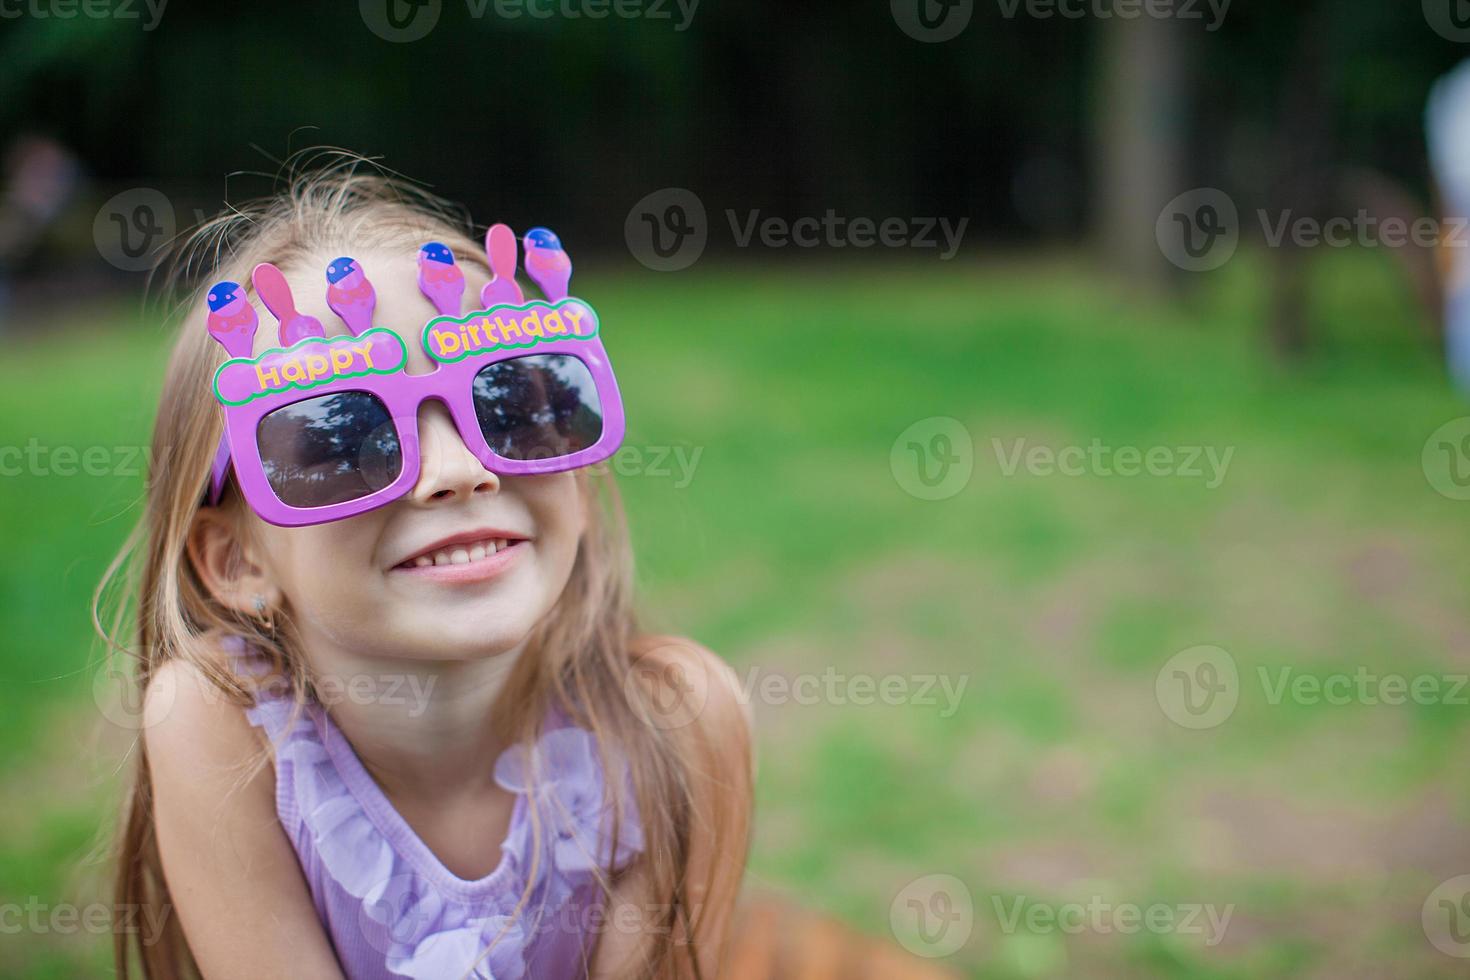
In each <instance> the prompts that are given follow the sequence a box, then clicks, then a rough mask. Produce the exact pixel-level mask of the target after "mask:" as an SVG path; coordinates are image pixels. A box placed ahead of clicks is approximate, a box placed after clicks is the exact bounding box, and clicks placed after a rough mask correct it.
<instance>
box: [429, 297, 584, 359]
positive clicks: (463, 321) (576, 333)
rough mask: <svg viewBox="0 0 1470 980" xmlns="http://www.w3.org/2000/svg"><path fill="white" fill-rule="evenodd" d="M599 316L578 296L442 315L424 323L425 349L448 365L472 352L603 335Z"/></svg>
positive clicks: (477, 352) (431, 355) (480, 352)
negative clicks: (462, 314) (463, 313)
mask: <svg viewBox="0 0 1470 980" xmlns="http://www.w3.org/2000/svg"><path fill="white" fill-rule="evenodd" d="M597 326H598V324H597V314H596V313H595V312H593V310H592V307H590V306H588V305H587V304H586V303H583V302H582V301H581V300H577V299H564V300H561V301H560V302H558V303H543V302H541V301H539V300H537V301H535V302H532V303H527V304H526V305H525V306H497V307H494V308H492V309H489V310H482V311H480V312H478V313H471V314H470V315H469V316H463V317H458V318H454V317H437V318H435V319H433V320H430V321H429V322H428V323H426V324H424V350H426V351H428V352H429V356H430V357H432V358H433V359H434V360H436V361H439V362H441V363H444V364H450V363H453V362H454V361H458V360H462V359H463V358H466V357H468V356H470V355H471V354H483V353H485V352H487V351H494V350H503V349H506V348H516V347H534V346H536V345H537V344H549V343H551V342H553V341H557V340H586V339H588V338H590V337H594V336H596V335H597Z"/></svg>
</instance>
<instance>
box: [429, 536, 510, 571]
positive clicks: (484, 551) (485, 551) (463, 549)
mask: <svg viewBox="0 0 1470 980" xmlns="http://www.w3.org/2000/svg"><path fill="white" fill-rule="evenodd" d="M509 546H510V541H509V539H507V538H487V539H486V540H484V541H474V542H470V543H469V544H463V545H456V546H454V547H453V548H448V549H445V550H442V551H435V552H432V553H431V554H427V555H419V556H418V557H417V558H415V559H414V560H413V561H412V562H409V563H407V564H411V565H413V567H414V568H426V567H428V566H429V565H465V564H468V563H469V562H472V561H480V560H481V559H484V558H491V557H494V555H495V553H496V552H497V551H503V550H505V549H506V548H508V547H509Z"/></svg>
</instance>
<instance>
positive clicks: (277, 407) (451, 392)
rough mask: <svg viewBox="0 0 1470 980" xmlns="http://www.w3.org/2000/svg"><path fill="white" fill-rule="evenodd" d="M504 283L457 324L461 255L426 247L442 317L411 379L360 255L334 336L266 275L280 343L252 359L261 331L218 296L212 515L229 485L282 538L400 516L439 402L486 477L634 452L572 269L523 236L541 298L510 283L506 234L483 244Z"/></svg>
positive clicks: (260, 291)
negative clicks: (393, 506)
mask: <svg viewBox="0 0 1470 980" xmlns="http://www.w3.org/2000/svg"><path fill="white" fill-rule="evenodd" d="M485 242H486V252H487V253H488V256H489V259H490V268H491V271H492V273H493V274H494V278H492V279H491V281H490V282H489V283H487V284H486V285H485V287H484V288H483V289H482V290H481V291H480V306H481V309H479V310H477V311H474V312H470V313H468V314H463V315H462V314H461V307H462V300H463V295H464V290H465V280H464V273H463V272H462V271H461V270H460V269H459V267H458V266H457V265H456V264H455V260H454V255H453V253H452V252H450V250H449V249H448V248H447V247H445V246H444V245H441V244H439V243H437V242H430V243H428V244H426V245H424V246H423V247H422V248H421V249H420V250H419V255H418V268H419V272H418V285H419V289H420V291H421V292H423V294H424V295H425V296H427V297H428V298H429V300H430V302H432V303H433V304H434V308H435V309H436V310H437V311H438V314H439V315H438V316H436V317H434V318H432V319H430V320H429V321H428V322H427V323H425V324H424V326H423V329H422V332H421V334H420V342H421V344H422V346H423V348H424V350H425V351H426V352H427V353H428V355H429V357H430V358H431V359H432V360H433V362H434V368H433V370H432V371H430V372H428V373H426V374H408V373H407V366H408V350H407V348H406V347H405V345H404V343H403V340H402V338H401V337H399V335H398V334H397V333H396V332H395V331H393V330H389V329H387V328H386V327H374V326H373V310H374V308H375V306H376V305H377V298H376V293H375V292H374V290H373V286H372V283H371V282H369V281H368V279H367V277H366V276H365V275H364V273H363V270H362V267H361V266H360V265H359V264H358V263H357V261H356V260H354V259H351V258H346V257H344V258H339V259H335V260H334V261H333V262H332V263H331V264H330V265H328V266H327V270H326V278H327V305H328V306H329V307H330V308H331V309H332V312H334V313H336V314H337V316H338V317H339V318H340V319H341V320H342V322H343V323H344V324H346V326H347V329H348V331H349V333H347V334H342V335H337V336H333V337H327V336H326V335H325V331H324V329H323V327H322V323H321V321H320V320H318V319H316V318H315V317H312V316H308V315H306V314H303V313H301V312H299V311H298V310H297V309H296V306H295V302H294V300H293V298H292V295H291V290H290V288H289V287H288V286H287V284H286V280H285V277H284V276H283V275H282V274H281V272H280V270H279V269H277V268H276V267H275V266H273V265H270V264H269V263H263V264H261V265H258V266H256V267H255V269H254V270H253V271H252V273H251V283H252V284H253V285H254V287H255V293H256V295H257V296H258V297H259V298H260V300H261V301H262V302H263V303H264V304H265V306H266V309H268V310H269V311H270V313H271V315H272V316H273V317H275V319H276V320H277V321H278V323H279V331H278V337H279V339H280V341H281V344H282V346H280V347H273V348H271V349H270V350H267V351H265V352H264V353H262V354H259V355H255V356H252V352H253V350H254V338H255V331H256V328H257V326H258V323H259V319H258V316H257V314H256V311H255V308H254V306H252V305H251V303H250V301H249V300H248V299H247V298H246V296H245V291H244V289H242V288H241V286H240V285H239V284H237V283H233V282H221V283H217V284H216V285H214V286H213V287H211V288H210V290H209V293H208V296H207V304H208V307H209V312H208V317H207V326H208V330H209V333H210V335H211V336H212V337H214V339H215V340H217V341H218V342H219V343H220V345H221V346H223V347H224V348H225V350H226V351H228V352H229V353H230V355H231V357H230V359H229V360H227V361H226V362H225V363H224V364H223V365H221V366H220V368H219V370H218V371H217V372H216V373H215V376H214V393H215V397H216V398H217V399H218V400H219V402H220V404H221V405H222V406H223V408H224V413H225V432H224V435H223V437H222V438H221V440H220V445H219V450H218V451H217V452H216V454H215V461H214V467H213V472H212V474H211V480H210V487H209V494H208V497H207V501H208V503H210V504H211V505H213V504H217V503H218V502H219V500H220V497H221V495H222V494H223V492H224V487H225V481H226V480H227V479H228V477H229V475H230V473H231V472H233V474H234V476H235V480H236V481H237V483H238V485H239V487H240V490H241V492H242V493H243V494H244V496H245V499H246V501H247V502H248V503H249V504H250V506H251V508H252V509H253V510H254V511H255V512H256V513H257V514H259V515H260V516H261V518H262V519H264V520H266V521H269V522H270V523H272V524H277V525H281V526H283V527H300V526H304V525H309V524H322V523H325V522H328V521H338V520H342V519H344V518H347V517H353V516H356V515H358V514H362V513H365V512H367V511H370V510H373V509H375V508H377V507H382V506H383V505H385V504H388V503H391V502H393V501H395V500H397V499H399V498H400V497H402V496H403V495H404V494H406V493H408V492H409V490H411V489H412V488H413V486H414V485H415V484H416V483H417V482H418V478H419V472H420V465H421V460H420V453H419V437H418V412H419V408H420V406H422V405H423V403H424V402H425V401H427V400H428V399H431V398H435V399H438V400H439V401H440V402H441V403H442V404H443V405H444V406H445V407H446V408H447V409H448V411H449V415H450V417H451V418H452V419H453V421H454V425H455V428H456V429H457V430H458V431H459V435H460V438H461V439H463V440H464V444H465V446H466V447H468V448H469V450H470V452H471V453H473V454H474V455H475V457H476V458H477V459H479V461H480V462H481V464H483V465H484V467H485V468H486V469H487V470H490V471H492V472H494V473H496V474H502V475H508V476H520V475H528V474H537V473H555V472H560V471H563V470H570V469H575V468H577V467H580V466H588V465H590V464H593V463H597V462H601V461H602V460H604V459H607V458H608V457H609V456H611V455H612V454H613V453H614V452H615V451H616V450H617V448H618V446H619V444H620V443H621V442H622V440H623V430H624V421H623V405H622V400H621V398H620V396H619V394H618V386H617V381H616V380H615V379H614V377H613V373H612V366H611V365H610V364H609V363H608V359H607V352H606V351H605V350H604V349H603V346H602V340H601V338H600V337H599V326H600V324H599V322H598V318H597V314H596V312H594V311H593V309H592V307H591V306H589V305H588V304H586V303H585V302H583V301H582V300H580V299H576V298H573V297H569V296H568V295H567V289H568V285H569V283H570V281H571V272H572V264H571V260H570V258H569V257H568V256H567V254H566V252H565V251H563V250H562V247H561V242H560V240H559V239H558V238H557V237H556V235H554V234H553V233H552V232H550V231H549V230H547V229H545V228H535V229H532V230H531V231H529V232H527V234H526V237H525V239H524V242H523V244H524V246H525V269H526V272H527V273H528V274H529V276H530V277H531V279H532V281H534V282H535V283H536V284H537V286H538V287H540V289H541V292H542V294H543V295H544V296H545V299H544V300H531V301H527V300H526V299H525V297H524V295H523V294H522V292H521V289H520V286H519V285H517V283H516V281H515V271H516V261H517V255H518V244H519V243H518V242H517V239H516V236H515V233H514V232H512V231H511V230H510V229H509V228H508V227H506V226H505V225H495V226H493V227H492V228H491V229H490V230H489V232H488V233H487V234H486V236H485Z"/></svg>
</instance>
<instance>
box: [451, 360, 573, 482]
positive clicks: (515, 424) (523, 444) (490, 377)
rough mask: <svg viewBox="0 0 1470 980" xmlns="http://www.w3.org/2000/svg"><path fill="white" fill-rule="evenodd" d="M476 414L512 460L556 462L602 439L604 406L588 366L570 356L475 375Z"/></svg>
mask: <svg viewBox="0 0 1470 980" xmlns="http://www.w3.org/2000/svg"><path fill="white" fill-rule="evenodd" d="M475 415H476V417H477V418H478V419H479V420H480V431H481V432H483V433H484V434H485V441H486V442H488V443H489V444H490V448H491V449H492V450H494V451H495V452H496V453H498V454H499V455H501V456H504V457H505V458H506V459H551V458H553V457H556V456H570V455H571V454H572V453H575V452H578V451H579V450H583V449H586V448H587V447H589V446H592V445H595V444H596V443H597V440H598V439H600V438H602V402H601V401H600V400H599V399H598V397H597V385H596V384H595V383H594V382H593V380H592V372H591V371H589V370H587V365H585V364H583V363H582V362H581V361H579V360H578V359H577V358H575V357H572V356H570V355H568V354H532V355H529V356H527V357H516V358H512V359H511V360H508V361H497V362H496V363H494V364H491V365H488V366H487V367H485V368H483V369H482V370H481V371H480V373H479V374H476V375H475Z"/></svg>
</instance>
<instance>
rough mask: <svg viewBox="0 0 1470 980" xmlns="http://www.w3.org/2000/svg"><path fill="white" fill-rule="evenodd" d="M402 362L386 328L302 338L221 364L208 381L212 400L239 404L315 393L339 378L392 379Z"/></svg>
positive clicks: (397, 342) (404, 355)
mask: <svg viewBox="0 0 1470 980" xmlns="http://www.w3.org/2000/svg"><path fill="white" fill-rule="evenodd" d="M407 363H408V350H407V348H405V347H404V346H403V339H402V338H401V337H399V336H398V334H396V333H394V332H393V331H392V330H389V329H387V328H386V327H378V328H376V329H373V330H366V331H364V332H363V333H362V334H360V335H358V336H356V337H352V336H340V337H331V338H326V337H308V338H306V339H305V340H303V341H301V342H300V343H299V344H292V345H291V346H290V347H286V348H274V349H272V350H268V351H266V352H265V353H264V354H261V355H260V356H259V357H254V358H243V357H237V358H234V359H233V360H229V361H226V362H225V363H224V364H223V365H222V366H221V367H220V369H219V371H218V373H216V374H215V376H214V393H215V396H216V397H217V398H218V399H219V400H220V401H221V402H222V403H224V404H226V405H243V404H245V403H246V402H248V401H251V400H253V399H256V398H261V397H264V396H265V395H273V394H275V393H276V392H280V391H290V390H292V389H308V388H315V387H318V386H319V385H324V384H328V383H330V382H332V381H338V380H341V379H343V378H360V377H363V376H364V375H369V374H392V373H393V372H394V371H398V370H401V369H402V368H403V367H404V365H405V364H407Z"/></svg>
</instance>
